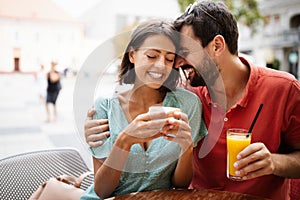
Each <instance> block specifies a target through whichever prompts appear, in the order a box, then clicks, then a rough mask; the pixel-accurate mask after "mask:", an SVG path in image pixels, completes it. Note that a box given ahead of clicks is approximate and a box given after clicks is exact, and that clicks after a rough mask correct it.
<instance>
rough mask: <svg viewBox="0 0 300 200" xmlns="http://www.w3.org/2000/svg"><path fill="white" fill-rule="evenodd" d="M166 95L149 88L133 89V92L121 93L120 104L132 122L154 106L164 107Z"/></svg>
mask: <svg viewBox="0 0 300 200" xmlns="http://www.w3.org/2000/svg"><path fill="white" fill-rule="evenodd" d="M165 95H166V94H164V93H161V92H160V91H158V90H156V89H153V88H149V87H147V86H141V87H135V86H134V87H133V88H132V89H131V90H129V91H126V92H124V93H120V95H119V102H120V104H121V107H122V109H123V112H124V113H125V115H126V117H127V120H128V121H129V122H130V121H132V119H134V118H135V117H136V116H137V115H139V114H142V113H146V112H148V110H149V107H151V106H153V105H162V102H163V99H164V97H165Z"/></svg>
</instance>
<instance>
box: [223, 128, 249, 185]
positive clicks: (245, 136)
mask: <svg viewBox="0 0 300 200" xmlns="http://www.w3.org/2000/svg"><path fill="white" fill-rule="evenodd" d="M226 142H227V177H228V178H229V179H232V180H236V181H239V180H242V177H240V176H238V175H236V174H235V171H236V168H235V167H234V166H233V164H234V163H235V162H236V161H237V155H238V154H239V153H240V152H241V151H242V150H243V149H244V148H245V147H247V146H248V145H249V144H250V142H251V134H250V133H248V130H245V129H239V128H231V129H228V130H227V137H226Z"/></svg>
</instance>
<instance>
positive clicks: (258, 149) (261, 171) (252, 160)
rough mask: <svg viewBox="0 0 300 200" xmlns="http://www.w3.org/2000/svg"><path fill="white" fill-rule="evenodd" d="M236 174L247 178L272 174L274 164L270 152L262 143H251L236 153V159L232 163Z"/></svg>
mask: <svg viewBox="0 0 300 200" xmlns="http://www.w3.org/2000/svg"><path fill="white" fill-rule="evenodd" d="M234 166H235V167H236V168H237V171H236V173H237V175H239V176H242V177H243V180H248V179H252V178H256V177H260V176H263V175H269V174H273V173H274V170H275V164H274V161H273V160H272V154H271V153H270V151H269V150H268V149H267V147H266V146H265V145H264V144H263V143H253V144H250V145H249V146H248V147H246V148H245V149H244V150H243V151H241V152H240V153H239V154H238V161H237V162H236V163H235V164H234Z"/></svg>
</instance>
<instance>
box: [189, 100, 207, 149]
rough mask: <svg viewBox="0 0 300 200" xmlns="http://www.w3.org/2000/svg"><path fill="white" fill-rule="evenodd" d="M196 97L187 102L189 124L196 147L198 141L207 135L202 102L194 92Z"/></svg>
mask: <svg viewBox="0 0 300 200" xmlns="http://www.w3.org/2000/svg"><path fill="white" fill-rule="evenodd" d="M193 96H194V97H195V98H189V99H190V100H189V102H187V103H186V104H187V106H188V110H189V112H188V117H189V125H190V127H191V129H192V139H193V143H194V147H195V146H197V143H198V142H199V141H200V140H201V139H202V138H203V137H205V136H206V134H207V130H206V128H205V124H204V123H203V120H202V104H201V101H200V100H199V98H198V97H197V96H196V95H194V94H193Z"/></svg>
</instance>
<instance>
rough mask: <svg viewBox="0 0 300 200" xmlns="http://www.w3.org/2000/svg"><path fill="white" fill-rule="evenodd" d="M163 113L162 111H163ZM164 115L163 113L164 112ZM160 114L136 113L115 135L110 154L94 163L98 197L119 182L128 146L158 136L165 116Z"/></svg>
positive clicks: (104, 194) (109, 192) (110, 192)
mask: <svg viewBox="0 0 300 200" xmlns="http://www.w3.org/2000/svg"><path fill="white" fill-rule="evenodd" d="M163 114H164V113H163ZM164 115H165V114H164ZM160 117H161V114H159V113H158V114H153V113H151V115H150V113H146V114H141V115H138V116H137V117H136V118H135V119H134V120H133V121H132V122H131V123H130V124H129V125H128V126H127V127H126V128H125V129H124V130H123V131H122V132H121V133H120V134H119V136H118V137H117V139H116V141H115V142H114V144H113V147H112V149H111V152H110V154H109V155H108V157H107V158H106V159H105V161H104V162H103V164H101V163H100V162H99V163H95V164H94V166H95V167H96V168H97V167H99V168H98V169H96V168H95V169H94V170H95V181H94V182H95V184H94V189H95V192H96V194H97V195H98V196H99V197H100V198H103V199H104V198H107V197H109V196H110V195H111V194H112V193H113V191H114V190H115V188H116V187H117V185H118V183H119V179H120V176H121V174H122V170H123V168H124V166H125V164H126V161H127V158H128V155H129V151H130V148H131V146H132V145H133V144H139V143H143V142H147V141H149V140H153V139H154V138H157V137H160V136H161V132H160V131H159V127H161V126H162V125H164V124H165V123H166V121H167V119H166V118H164V119H161V118H160Z"/></svg>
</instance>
